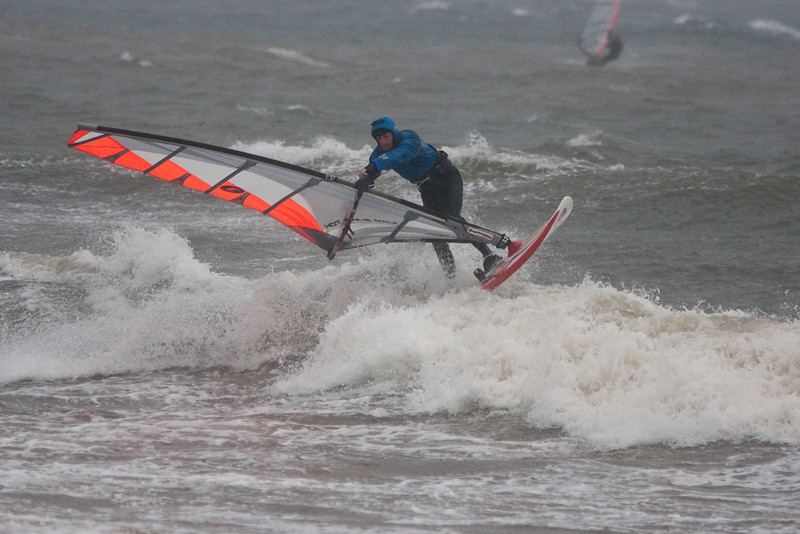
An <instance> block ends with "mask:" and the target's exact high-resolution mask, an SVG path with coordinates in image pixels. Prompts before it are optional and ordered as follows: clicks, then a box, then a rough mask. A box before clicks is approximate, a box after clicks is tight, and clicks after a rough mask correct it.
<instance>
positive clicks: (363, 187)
mask: <svg viewBox="0 0 800 534" xmlns="http://www.w3.org/2000/svg"><path fill="white" fill-rule="evenodd" d="M373 185H375V178H371V177H370V176H369V175H367V176H362V177H361V178H359V179H358V180H357V181H356V189H358V192H359V193H360V194H364V193H365V192H366V191H367V190H369V188H370V187H372V186H373Z"/></svg>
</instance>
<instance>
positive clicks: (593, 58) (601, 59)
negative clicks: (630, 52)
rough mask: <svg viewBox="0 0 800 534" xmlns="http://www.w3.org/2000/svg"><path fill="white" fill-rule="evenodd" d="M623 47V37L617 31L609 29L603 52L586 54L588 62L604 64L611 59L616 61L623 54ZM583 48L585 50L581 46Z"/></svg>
mask: <svg viewBox="0 0 800 534" xmlns="http://www.w3.org/2000/svg"><path fill="white" fill-rule="evenodd" d="M622 47H623V44H622V37H620V35H619V34H618V33H616V32H615V31H613V30H609V31H608V35H607V36H606V45H605V47H604V48H603V51H602V54H586V57H587V60H586V64H587V65H600V66H602V65H605V64H606V63H608V62H609V61H614V60H615V59H617V58H618V57H619V56H620V54H622ZM581 50H583V48H581Z"/></svg>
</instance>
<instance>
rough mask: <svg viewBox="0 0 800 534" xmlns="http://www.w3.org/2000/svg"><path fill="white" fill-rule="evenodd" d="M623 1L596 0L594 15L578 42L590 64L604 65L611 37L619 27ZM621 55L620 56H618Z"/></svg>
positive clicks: (591, 16)
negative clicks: (618, 22)
mask: <svg viewBox="0 0 800 534" xmlns="http://www.w3.org/2000/svg"><path fill="white" fill-rule="evenodd" d="M621 7H622V0H596V1H595V3H594V8H593V9H592V14H591V15H590V16H589V20H588V21H587V22H586V26H585V27H584V28H583V33H582V34H581V37H580V39H579V40H578V46H580V48H581V51H583V53H584V54H585V55H586V57H588V58H589V62H590V63H604V62H605V61H607V55H608V53H609V50H608V48H609V37H610V36H611V35H612V33H613V31H614V29H615V28H616V27H617V21H618V19H619V10H620V8H621ZM620 51H621V50H620ZM617 55H619V54H617Z"/></svg>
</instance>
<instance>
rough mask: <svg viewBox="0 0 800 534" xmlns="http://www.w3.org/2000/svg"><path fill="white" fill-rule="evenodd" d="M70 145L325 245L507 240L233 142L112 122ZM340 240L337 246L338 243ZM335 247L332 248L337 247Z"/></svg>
mask: <svg viewBox="0 0 800 534" xmlns="http://www.w3.org/2000/svg"><path fill="white" fill-rule="evenodd" d="M67 146H69V147H70V148H73V149H75V150H78V151H80V152H85V153H87V154H90V155H92V156H95V157H98V158H100V159H102V160H105V161H108V162H109V163H113V164H114V165H119V166H120V167H125V168H126V169H131V170H134V171H139V172H142V173H144V174H146V175H148V176H152V177H153V178H157V179H159V180H164V181H166V182H171V183H175V184H178V185H181V186H183V187H185V188H187V189H192V190H195V191H200V192H201V193H204V194H206V195H210V196H214V197H217V198H221V199H223V200H227V201H229V202H233V203H235V204H239V205H241V206H244V207H245V208H249V209H251V210H255V211H258V212H260V213H262V214H264V215H268V216H270V217H272V218H273V219H275V220H276V221H278V222H280V223H281V224H283V225H285V226H287V227H288V228H290V229H291V230H293V231H295V232H297V233H298V234H299V235H301V236H303V237H304V238H305V239H307V240H308V241H310V242H311V243H314V244H315V245H317V246H318V247H320V248H322V249H324V250H326V251H327V252H328V253H329V257H331V259H332V257H333V254H335V252H336V250H346V249H349V248H355V247H360V246H366V245H373V244H376V243H392V242H409V241H426V242H436V241H449V242H456V243H471V242H475V243H487V244H491V245H495V246H503V245H505V244H506V243H507V242H508V238H507V237H506V236H504V235H503V234H500V233H498V232H495V231H493V230H489V229H486V228H482V227H480V226H477V225H474V224H471V223H469V222H467V221H465V220H464V219H461V218H459V217H448V216H445V215H443V214H440V213H437V212H435V211H431V210H428V209H426V208H424V207H422V206H419V205H417V204H414V203H411V202H407V201H405V200H402V199H399V198H395V197H393V196H390V195H386V194H382V193H379V192H373V191H370V192H367V193H365V194H364V195H363V196H362V197H361V199H360V202H359V204H358V209H357V212H356V213H355V215H353V216H352V220H351V221H350V228H349V230H348V231H347V232H346V235H342V227H343V224H344V220H345V218H347V217H348V215H349V214H350V212H351V211H352V209H353V199H354V196H355V193H356V188H355V185H354V184H352V183H351V182H348V181H346V180H341V179H339V178H336V177H334V176H328V175H325V174H323V173H321V172H318V171H315V170H311V169H306V168H303V167H300V166H298V165H293V164H291V163H286V162H283V161H278V160H274V159H270V158H266V157H263V156H258V155H255V154H249V153H247V152H241V151H238V150H233V149H229V148H224V147H219V146H213V145H208V144H205V143H198V142H195V141H187V140H185V139H177V138H174V137H166V136H162V135H155V134H150V133H144V132H135V131H131V130H123V129H120V128H111V127H106V126H90V125H84V124H79V125H78V129H77V130H76V131H75V133H73V134H72V136H71V137H70V139H69V141H68V142H67ZM334 247H336V249H335V250H333V249H334ZM331 252H333V254H331Z"/></svg>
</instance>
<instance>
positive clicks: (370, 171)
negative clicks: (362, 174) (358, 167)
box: [364, 161, 381, 183]
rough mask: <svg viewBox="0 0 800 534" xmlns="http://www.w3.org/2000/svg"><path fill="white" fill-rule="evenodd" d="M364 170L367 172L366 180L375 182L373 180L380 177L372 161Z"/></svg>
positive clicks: (379, 172)
mask: <svg viewBox="0 0 800 534" xmlns="http://www.w3.org/2000/svg"><path fill="white" fill-rule="evenodd" d="M364 170H365V171H366V172H367V178H369V179H370V180H372V182H373V183H374V182H375V179H376V178H377V177H378V176H380V175H381V171H379V170H378V167H376V166H375V162H374V161H370V162H369V165H367V166H366V167H365V168H364Z"/></svg>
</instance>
